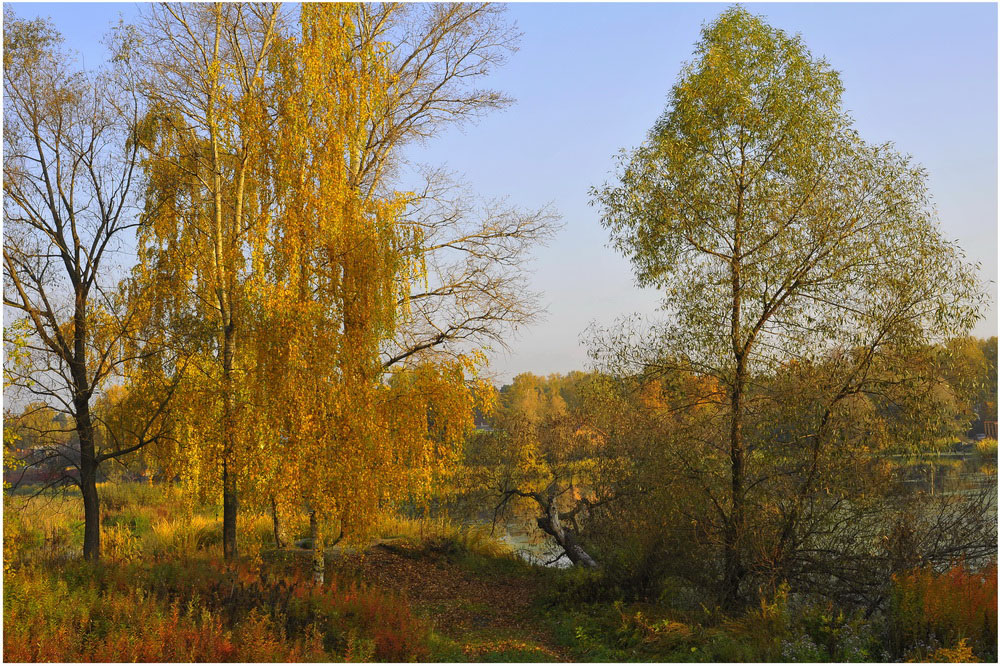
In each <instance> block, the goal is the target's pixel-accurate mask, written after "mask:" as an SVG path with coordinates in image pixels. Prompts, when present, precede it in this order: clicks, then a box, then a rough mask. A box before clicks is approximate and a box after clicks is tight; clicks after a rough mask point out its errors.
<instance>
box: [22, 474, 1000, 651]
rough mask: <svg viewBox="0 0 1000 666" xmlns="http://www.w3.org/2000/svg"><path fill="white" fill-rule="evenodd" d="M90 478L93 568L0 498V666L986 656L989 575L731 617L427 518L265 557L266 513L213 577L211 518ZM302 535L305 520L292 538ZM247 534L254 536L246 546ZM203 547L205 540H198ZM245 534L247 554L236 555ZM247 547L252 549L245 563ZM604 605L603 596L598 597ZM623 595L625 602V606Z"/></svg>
mask: <svg viewBox="0 0 1000 666" xmlns="http://www.w3.org/2000/svg"><path fill="white" fill-rule="evenodd" d="M178 490H179V489H178V488H177V487H176V486H173V485H166V484H160V483H156V484H148V483H124V482H118V483H108V484H107V485H105V486H104V487H103V488H102V491H103V492H104V493H105V495H106V496H107V497H109V498H113V499H112V501H110V502H109V503H108V511H107V513H106V516H105V518H104V520H103V525H102V529H103V537H104V540H105V543H106V544H107V549H106V557H105V559H104V561H103V562H102V563H100V564H94V563H89V562H86V561H84V560H81V559H80V557H79V548H80V544H81V543H82V539H83V530H82V520H81V519H82V516H81V515H80V514H81V511H80V502H79V498H78V497H74V496H73V495H72V494H60V495H56V494H48V495H45V496H40V497H36V498H34V499H31V500H30V501H29V500H27V499H26V497H25V496H23V495H13V496H11V497H9V498H8V501H7V502H6V506H5V516H4V526H5V531H4V591H3V594H4V639H3V640H4V643H3V648H4V658H5V659H6V660H7V661H98V662H100V661H123V660H128V661H132V660H137V661H239V662H248V661H264V662H275V661H277V662H297V661H316V662H322V661H373V660H374V661H488V662H497V661H501V662H502V661H507V662H510V661H530V662H539V661H567V660H576V661H675V662H676V661H683V662H687V661H692V662H718V661H843V662H864V661H887V660H917V661H993V660H995V659H996V640H997V636H996V626H997V594H996V589H997V588H996V584H997V581H996V573H997V572H996V565H995V563H994V564H990V565H988V566H985V567H982V568H978V569H976V568H973V567H970V566H967V565H965V564H964V563H962V562H955V563H954V564H953V565H952V566H950V567H948V568H946V569H944V570H935V569H933V568H930V567H924V568H919V569H914V570H912V571H909V572H906V573H904V574H901V575H898V576H896V577H895V578H894V580H893V581H892V584H891V586H890V588H888V591H889V594H890V599H889V600H888V603H887V604H886V605H885V606H884V608H883V609H880V610H879V611H878V612H876V613H874V614H872V615H870V616H867V617H866V616H865V615H864V613H863V612H860V611H858V610H855V611H850V610H847V609H844V608H841V607H838V606H836V605H834V604H833V603H831V602H829V601H824V600H822V599H819V598H809V597H804V596H802V595H797V594H794V593H791V592H790V591H789V589H788V587H787V586H781V587H779V588H778V589H777V590H775V591H774V592H773V593H771V594H770V595H768V596H767V598H766V599H764V600H763V601H761V602H760V604H759V606H756V607H753V608H749V609H747V610H746V611H744V612H742V613H738V614H730V613H726V612H724V611H722V610H721V609H719V608H718V607H714V606H709V605H705V604H703V603H701V601H700V600H699V599H698V598H697V597H696V596H695V595H694V594H693V591H692V590H691V589H689V588H688V587H686V585H685V584H684V583H683V582H682V581H679V580H677V579H668V580H665V581H663V582H662V584H661V586H660V589H659V597H658V598H657V599H655V600H645V601H638V600H632V601H625V600H624V599H625V598H626V597H628V596H630V595H628V594H626V593H625V592H627V591H624V590H622V589H620V588H619V589H617V591H615V588H614V586H613V585H612V584H611V582H610V581H609V580H608V577H607V572H602V571H592V570H587V569H581V568H572V569H553V568H545V567H540V566H537V565H529V564H527V563H525V562H524V561H522V560H520V559H519V558H517V557H515V556H514V555H513V554H512V552H511V550H510V548H509V547H508V546H506V545H504V544H502V543H500V542H498V541H497V540H496V539H495V538H494V537H492V536H491V535H490V534H489V529H488V527H471V528H462V527H459V526H457V525H456V524H454V523H453V522H450V521H448V520H446V519H443V518H423V519H410V518H404V517H400V516H394V515H389V516H384V517H383V518H382V519H381V520H380V521H379V523H378V526H377V529H376V530H375V536H374V537H373V540H372V542H371V543H370V544H369V545H368V546H367V547H363V548H358V549H354V548H351V547H344V548H341V547H339V546H338V547H335V548H333V549H331V550H330V551H329V552H330V555H331V556H330V557H328V558H327V560H328V571H327V576H326V578H327V582H326V584H325V585H323V586H321V587H316V586H314V585H312V584H311V581H310V578H309V575H310V574H309V566H310V564H309V558H310V554H309V551H308V550H306V549H301V548H294V547H293V548H287V549H276V548H275V547H274V543H273V538H272V536H271V533H270V531H269V528H270V525H269V522H268V521H267V520H263V519H262V520H260V521H258V523H257V525H256V529H255V528H254V525H252V524H250V525H247V526H246V529H244V530H242V531H241V533H242V534H243V535H246V536H245V538H246V539H247V541H246V542H245V543H241V544H240V545H241V549H242V551H243V552H244V553H247V555H246V556H244V557H243V558H241V559H240V560H239V561H238V562H237V563H236V564H234V565H232V566H227V565H226V564H225V562H224V560H223V558H222V545H221V541H220V539H219V538H218V537H217V535H218V529H219V518H218V517H217V514H218V512H219V507H218V506H215V505H210V504H191V503H189V502H186V501H185V499H184V496H183V495H182V494H181V493H180V492H178ZM290 533H294V534H302V535H304V534H306V533H307V524H306V523H305V522H303V523H302V524H300V525H297V526H292V527H290ZM251 534H256V535H258V536H257V537H251V536H249V535H251ZM213 535H215V536H214V538H213ZM251 542H253V543H251ZM250 553H252V555H251V554H250ZM616 596H617V597H618V598H617V599H616V598H615V597H616ZM631 596H632V597H633V598H634V597H635V595H631Z"/></svg>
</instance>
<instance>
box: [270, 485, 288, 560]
mask: <svg viewBox="0 0 1000 666" xmlns="http://www.w3.org/2000/svg"><path fill="white" fill-rule="evenodd" d="M271 521H272V524H273V525H274V544H275V545H276V546H277V547H278V548H285V547H286V546H288V540H287V539H286V538H285V529H284V526H283V525H282V524H281V516H280V515H278V503H277V502H276V501H275V499H274V496H273V495H272V496H271Z"/></svg>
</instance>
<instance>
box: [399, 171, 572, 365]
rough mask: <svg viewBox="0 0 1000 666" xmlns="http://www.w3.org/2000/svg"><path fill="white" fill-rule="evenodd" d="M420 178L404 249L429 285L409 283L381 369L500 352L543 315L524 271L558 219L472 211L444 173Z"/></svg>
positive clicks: (490, 207) (485, 207)
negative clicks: (410, 236) (421, 266)
mask: <svg viewBox="0 0 1000 666" xmlns="http://www.w3.org/2000/svg"><path fill="white" fill-rule="evenodd" d="M424 176H425V187H424V189H423V190H422V192H421V193H420V195H419V197H417V199H416V200H415V202H414V204H413V206H412V209H411V217H410V220H411V224H412V225H414V226H415V227H416V228H417V229H419V233H417V234H415V235H414V237H415V238H417V239H419V243H417V244H416V245H415V246H414V247H412V248H408V249H407V250H405V251H406V253H407V254H410V255H412V256H415V257H419V258H420V260H422V261H423V262H425V264H426V268H427V280H426V282H423V283H419V284H415V285H411V289H410V290H409V295H408V301H409V306H410V310H409V312H408V313H406V315H405V316H404V318H403V320H402V321H401V323H400V326H399V328H398V331H397V335H396V337H395V339H394V340H393V342H392V344H391V345H390V346H388V347H387V349H386V350H385V353H384V364H385V366H386V367H387V368H388V367H391V366H394V365H396V364H399V363H405V362H408V361H413V360H416V359H421V358H426V357H427V356H429V355H455V354H458V353H460V352H462V351H466V350H468V349H469V348H477V347H482V346H484V345H492V344H496V345H499V346H501V347H504V348H506V346H507V344H508V341H509V339H510V338H509V336H510V333H511V332H512V331H513V330H515V329H516V328H518V327H520V326H523V325H526V324H529V323H531V322H532V321H534V320H535V319H536V318H537V317H538V316H539V315H540V314H541V313H542V308H541V306H540V304H539V295H538V294H537V293H535V292H533V291H531V289H530V288H529V285H528V279H527V277H528V273H527V270H526V266H527V264H528V261H529V259H530V252H531V250H532V249H534V247H536V246H537V245H539V244H541V243H543V242H545V241H547V240H548V239H550V238H551V237H552V236H553V235H554V234H555V233H556V231H557V229H558V215H556V213H555V212H553V211H552V210H551V209H549V208H548V207H546V208H541V209H539V210H534V211H522V210H519V209H517V208H515V207H512V206H509V205H507V204H506V203H505V202H503V201H499V202H489V203H486V204H482V205H477V203H476V200H475V198H474V196H473V195H472V194H471V193H469V192H468V191H467V189H466V188H464V187H462V186H461V185H460V184H456V183H455V182H453V181H452V180H451V179H450V178H449V177H448V175H447V174H444V173H443V172H441V171H439V170H426V171H425V172H424Z"/></svg>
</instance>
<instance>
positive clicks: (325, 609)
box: [3, 561, 429, 662]
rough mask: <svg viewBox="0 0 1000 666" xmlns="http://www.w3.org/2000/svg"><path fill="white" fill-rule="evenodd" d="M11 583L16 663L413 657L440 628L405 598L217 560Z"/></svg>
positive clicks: (7, 610) (11, 645)
mask: <svg viewBox="0 0 1000 666" xmlns="http://www.w3.org/2000/svg"><path fill="white" fill-rule="evenodd" d="M5 578H8V580H5V581H4V582H5V587H4V640H3V650H4V659H5V660H7V661H17V662H37V661H88V662H120V661H140V662H193V661H209V662H299V661H356V660H361V661H371V660H372V659H375V660H378V661H397V662H398V661H413V660H417V659H420V658H426V657H427V655H428V648H427V639H428V635H429V627H428V626H427V625H426V624H424V623H423V622H422V621H420V620H419V619H417V618H416V617H414V616H413V614H412V613H411V612H410V609H409V606H408V605H407V604H406V602H405V601H403V600H401V599H399V598H397V597H395V596H391V595H388V594H385V593H383V592H380V591H377V590H373V589H371V588H367V587H364V586H361V585H359V584H357V583H354V582H341V581H337V580H335V581H333V582H332V583H331V584H329V585H327V586H326V587H324V588H315V587H313V586H311V585H309V584H308V583H306V582H305V581H304V580H303V578H302V577H301V576H300V575H298V574H291V575H284V576H277V577H275V576H270V577H262V576H261V575H260V574H259V573H258V572H256V571H253V570H251V569H248V568H240V569H237V570H236V571H234V572H232V573H227V572H226V570H225V569H224V567H222V566H221V565H220V564H218V563H213V562H205V561H198V562H195V561H190V562H185V563H183V564H178V563H176V562H172V563H169V564H166V565H162V566H158V567H150V568H141V567H139V566H135V565H133V566H125V567H108V568H105V569H101V570H96V571H95V572H94V575H91V574H90V572H89V571H76V569H75V568H73V567H70V568H69V569H68V570H67V571H65V572H62V573H59V574H56V573H49V572H42V571H40V570H37V569H26V570H22V571H19V572H17V573H15V574H12V575H11V576H9V577H5Z"/></svg>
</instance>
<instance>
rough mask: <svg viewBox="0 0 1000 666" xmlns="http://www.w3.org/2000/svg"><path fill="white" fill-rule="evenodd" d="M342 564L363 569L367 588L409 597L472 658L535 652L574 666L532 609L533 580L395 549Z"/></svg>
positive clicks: (349, 557)
mask: <svg viewBox="0 0 1000 666" xmlns="http://www.w3.org/2000/svg"><path fill="white" fill-rule="evenodd" d="M342 562H343V564H344V565H346V566H349V567H351V568H354V569H355V570H356V571H358V570H360V574H361V577H362V579H363V580H364V581H365V582H366V583H368V584H370V585H372V586H374V587H379V588H382V589H390V590H394V591H396V592H398V593H400V594H402V595H403V596H404V597H406V598H407V599H408V600H409V601H410V603H411V604H412V607H413V608H414V610H415V611H416V612H417V613H418V614H420V615H421V616H423V617H426V618H428V619H430V620H431V621H432V622H433V623H434V628H435V630H436V631H437V632H438V633H439V634H443V635H444V636H447V637H448V638H450V639H452V640H454V641H456V642H458V643H460V644H463V645H464V646H465V647H464V648H463V650H464V652H465V653H466V655H467V656H468V657H469V658H476V657H478V656H479V655H480V654H482V653H484V652H486V651H497V650H504V649H513V650H517V649H534V650H537V651H539V652H541V653H544V654H546V655H547V656H548V657H549V658H551V659H555V660H558V661H570V659H569V657H568V656H567V655H566V654H565V653H564V651H563V650H561V649H560V648H558V647H557V646H556V645H555V644H554V641H553V640H552V636H551V635H550V634H549V633H548V631H547V630H546V629H545V628H543V627H541V626H539V623H538V620H537V611H535V610H533V609H532V603H533V601H534V599H535V598H536V597H537V595H538V582H537V581H534V580H531V579H530V577H520V576H509V577H501V576H497V575H488V576H482V575H477V574H475V573H473V572H470V571H468V570H466V569H464V568H463V567H461V566H459V565H457V564H454V563H451V562H449V561H447V559H444V558H440V559H436V560H435V559H429V558H427V557H413V556H407V555H405V554H402V553H401V552H400V551H399V550H397V549H396V548H394V547H393V546H392V545H389V544H379V545H376V546H374V547H372V548H369V549H368V550H366V551H365V553H364V555H359V554H347V553H345V554H344V555H343V556H342Z"/></svg>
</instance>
